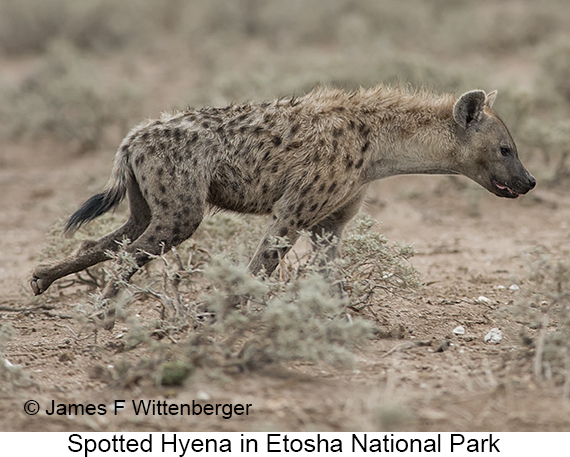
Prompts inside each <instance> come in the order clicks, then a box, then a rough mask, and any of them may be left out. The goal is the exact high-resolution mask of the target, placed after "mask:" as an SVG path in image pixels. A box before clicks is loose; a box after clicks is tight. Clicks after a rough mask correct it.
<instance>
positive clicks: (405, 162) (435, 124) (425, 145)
mask: <svg viewBox="0 0 570 457" xmlns="http://www.w3.org/2000/svg"><path fill="white" fill-rule="evenodd" d="M423 108H424V110H423V111H422V113H421V116H417V114H416V113H414V112H408V111H406V110H405V109H404V110H403V111H397V112H396V113H395V117H394V118H393V119H391V120H389V121H384V122H380V123H376V128H372V132H373V135H374V137H375V140H376V141H374V143H375V147H374V148H373V154H372V157H371V161H370V162H369V166H368V167H367V169H366V172H365V180H366V181H367V182H370V181H374V180H376V179H381V178H386V177H389V176H396V175H405V174H459V173H460V172H459V170H458V167H457V166H456V156H457V154H456V152H457V151H458V141H457V124H456V123H455V122H454V120H453V112H452V110H453V105H452V104H448V106H446V107H440V106H437V109H436V110H430V107H429V105H428V104H426V105H424V107H423ZM370 121H371V122H373V120H372V119H371V120H370Z"/></svg>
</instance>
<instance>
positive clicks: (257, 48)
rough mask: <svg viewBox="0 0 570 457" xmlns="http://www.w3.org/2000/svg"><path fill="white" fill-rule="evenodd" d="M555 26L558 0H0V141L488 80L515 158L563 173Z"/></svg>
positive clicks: (558, 180) (116, 133)
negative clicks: (338, 90) (382, 89)
mask: <svg viewBox="0 0 570 457" xmlns="http://www.w3.org/2000/svg"><path fill="white" fill-rule="evenodd" d="M568 24H570V2H568V1H567V0H543V1H541V2H536V1H533V0H503V1H500V2H499V1H493V0H481V1H478V2H471V1H467V0H432V1H430V2H425V1H422V0H407V1H405V2H402V1H399V0H326V1H322V0H272V1H264V0H231V1H223V0H121V1H120V2H117V1H115V0H82V1H76V0H50V1H49V2H47V1H44V0H0V68H1V70H0V139H1V140H2V142H3V143H4V144H7V143H15V142H23V143H25V144H26V143H29V144H30V145H33V144H35V143H36V142H38V141H45V140H46V139H47V140H49V141H54V142H56V144H57V145H58V148H57V149H58V150H59V151H61V152H63V153H66V154H81V153H93V152H101V151H106V152H108V153H112V151H113V150H114V148H115V147H116V145H117V144H118V142H119V141H120V139H121V138H122V137H123V136H124V135H125V133H126V132H127V131H128V129H129V127H130V126H132V125H133V124H135V123H136V122H138V121H139V120H140V119H141V118H144V117H154V116H156V115H157V114H158V113H159V112H161V111H165V110H172V109H177V108H184V107H186V106H188V105H192V106H196V105H203V104H208V105H223V104H226V103H229V102H239V101H243V100H261V99H267V98H274V97H277V96H281V95H287V94H292V93H296V94H301V93H304V92H306V91H308V90H310V89H311V88H312V87H313V86H315V85H317V84H333V85H339V86H344V87H347V88H354V87H358V86H361V85H362V86H372V85H375V84H377V83H380V82H383V83H388V84H410V85H412V86H414V87H419V86H424V87H428V88H430V89H432V90H434V91H436V92H443V91H450V92H455V93H457V94H459V93H461V92H463V91H466V90H471V89H474V88H481V89H484V90H487V91H490V90H493V89H498V90H499V94H500V95H499V98H498V102H497V104H496V109H497V111H498V112H499V114H500V115H501V116H502V117H503V118H504V120H505V122H506V123H507V125H508V126H509V128H510V129H511V132H512V133H513V136H514V137H515V140H516V142H517V143H518V146H519V152H520V154H521V156H522V157H523V159H524V160H525V161H526V162H527V163H528V165H529V168H531V170H532V171H533V173H534V174H535V175H537V177H538V178H539V179H540V182H541V184H542V185H546V184H551V185H554V184H557V185H562V184H564V183H565V182H566V181H567V180H568V174H569V168H568V167H569V165H568V163H567V156H568V154H569V152H570V122H569V121H570V110H569V107H570V78H569V77H568V76H569V74H570V28H569V26H568ZM1 150H2V151H3V152H2V154H8V152H6V151H7V150H8V149H5V148H4V147H2V148H1ZM1 162H2V161H0V163H1ZM0 166H1V165H0Z"/></svg>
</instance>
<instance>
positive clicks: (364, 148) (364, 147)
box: [360, 141, 370, 154]
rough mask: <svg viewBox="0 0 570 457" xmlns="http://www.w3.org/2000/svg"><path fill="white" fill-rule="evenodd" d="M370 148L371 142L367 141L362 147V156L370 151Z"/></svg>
mask: <svg viewBox="0 0 570 457" xmlns="http://www.w3.org/2000/svg"><path fill="white" fill-rule="evenodd" d="M369 147H370V141H367V142H366V143H364V144H363V145H362V148H361V149H360V151H361V152H362V154H364V153H365V152H366V151H367V150H368V148H369Z"/></svg>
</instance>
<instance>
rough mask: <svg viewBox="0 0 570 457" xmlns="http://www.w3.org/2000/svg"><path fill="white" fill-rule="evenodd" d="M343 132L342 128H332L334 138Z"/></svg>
mask: <svg viewBox="0 0 570 457" xmlns="http://www.w3.org/2000/svg"><path fill="white" fill-rule="evenodd" d="M343 133H344V130H342V129H334V130H333V136H334V137H335V138H338V137H339V136H341V135H342V134H343Z"/></svg>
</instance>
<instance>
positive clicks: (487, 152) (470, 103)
mask: <svg viewBox="0 0 570 457" xmlns="http://www.w3.org/2000/svg"><path fill="white" fill-rule="evenodd" d="M496 97H497V92H496V91H494V92H491V93H489V94H485V92H483V91H482V90H474V91H471V92H467V93H466V94H463V95H462V96H461V97H460V98H459V99H458V100H457V102H456V103H455V106H454V107H453V117H454V119H455V122H457V124H458V126H457V131H458V132H457V133H458V135H457V137H458V140H459V143H460V144H459V151H458V156H457V159H458V161H459V163H458V170H457V171H459V172H460V173H461V174H463V175H465V176H467V177H468V178H471V179H472V180H473V181H475V182H476V183H478V184H480V185H481V186H483V187H484V188H485V189H487V190H488V191H489V192H492V193H493V194H495V195H497V196H499V197H506V198H517V197H518V196H519V195H520V194H526V193H527V192H528V191H529V190H531V189H532V188H533V187H534V186H535V185H536V180H535V179H534V177H533V176H532V175H531V174H530V173H529V172H528V171H527V169H526V168H525V167H524V166H523V164H522V163H521V161H520V160H519V157H518V154H517V147H516V145H515V142H514V141H513V139H512V137H511V135H510V133H509V131H508V130H507V127H506V126H505V124H504V123H503V121H501V119H499V117H498V116H497V115H496V114H495V112H494V111H493V110H492V109H491V108H492V106H493V102H494V101H495V98H496Z"/></svg>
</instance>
